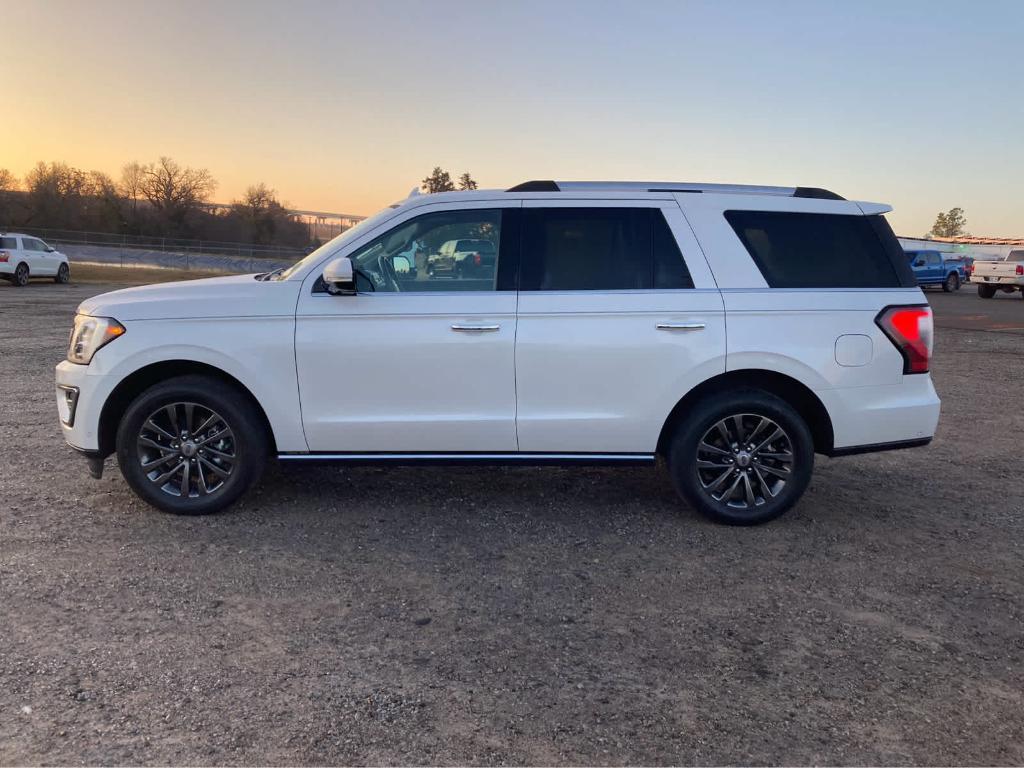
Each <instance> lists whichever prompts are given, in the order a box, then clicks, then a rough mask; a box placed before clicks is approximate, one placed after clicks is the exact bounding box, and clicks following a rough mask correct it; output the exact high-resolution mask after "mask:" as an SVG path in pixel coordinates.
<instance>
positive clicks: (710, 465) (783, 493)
mask: <svg viewBox="0 0 1024 768" xmlns="http://www.w3.org/2000/svg"><path fill="white" fill-rule="evenodd" d="M692 414H693V416H692V417H691V418H690V419H689V420H688V421H687V422H685V423H684V424H682V425H681V426H680V427H679V428H678V429H677V431H676V434H675V435H674V437H673V438H672V442H671V444H670V447H669V451H668V457H667V459H668V466H669V471H670V473H671V475H672V480H673V483H674V484H675V486H676V490H677V491H678V492H679V493H680V495H681V496H682V497H683V498H684V499H686V501H688V502H689V503H690V504H691V505H693V507H695V508H696V509H697V511H699V512H701V513H702V514H704V515H706V516H707V517H709V518H711V519H712V520H715V521H717V522H720V523H727V524H729V525H756V524H758V523H765V522H768V521H769V520H773V519H774V518H776V517H778V516H779V515H781V514H782V513H784V512H785V511H787V510H788V509H789V508H790V507H792V506H793V505H794V504H795V503H796V502H797V501H798V500H799V499H800V497H801V496H802V495H803V493H804V491H805V490H806V489H807V484H808V483H809V482H810V478H811V471H812V469H813V467H814V442H813V438H812V437H811V432H810V430H809V429H808V427H807V424H806V423H805V422H804V420H803V419H802V418H801V417H800V415H799V414H798V413H797V412H796V410H795V409H794V408H793V407H792V406H790V405H789V403H787V402H786V401H785V400H782V399H781V398H779V397H776V396H775V395H772V394H770V393H768V392H765V391H763V390H758V389H742V390H734V391H732V392H724V393H722V394H720V395H714V396H712V397H709V398H707V399H706V400H703V401H701V402H700V403H698V404H697V406H696V407H695V408H694V409H693V411H692Z"/></svg>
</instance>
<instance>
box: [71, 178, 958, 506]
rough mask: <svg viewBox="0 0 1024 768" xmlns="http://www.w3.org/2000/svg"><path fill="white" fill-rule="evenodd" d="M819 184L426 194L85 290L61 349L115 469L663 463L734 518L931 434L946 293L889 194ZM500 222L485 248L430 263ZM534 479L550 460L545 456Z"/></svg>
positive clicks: (171, 495)
mask: <svg viewBox="0 0 1024 768" xmlns="http://www.w3.org/2000/svg"><path fill="white" fill-rule="evenodd" d="M888 210H890V208H889V207H888V206H885V205H878V204H874V203H858V202H851V201H847V200H844V199H843V198H841V197H839V196H837V195H835V194H833V193H831V192H827V191H824V190H819V189H809V188H781V187H748V186H724V185H699V184H673V183H615V182H607V183H602V182H576V183H571V182H570V183H566V182H558V183H556V182H551V181H541V182H527V183H525V184H521V185H519V186H517V187H513V188H512V189H510V190H507V191H497V190H495V191H473V192H454V193H443V194H435V195H427V196H414V197H411V198H410V199H408V200H406V201H404V202H403V203H400V204H398V205H395V206H393V207H390V208H387V209H385V210H384V211H383V212H381V213H379V214H377V215H376V216H374V217H372V218H370V219H367V220H366V221H364V222H363V223H362V224H360V225H359V226H358V227H356V228H354V229H351V230H348V231H347V232H345V233H344V234H342V235H341V236H340V237H338V238H336V239H334V240H332V241H331V242H329V243H327V244H326V245H324V246H323V247H321V248H320V249H318V250H317V251H315V252H313V253H312V254H310V255H309V256H308V257H306V258H305V259H303V260H302V261H300V262H299V263H297V264H295V265H294V266H292V267H291V268H289V269H287V270H283V271H277V272H271V273H267V274H262V275H255V276H253V275H246V276H233V277H221V278H214V279H208V280H196V281H193V282H187V283H175V284H164V285H154V286H147V287H141V288H131V289H128V290H121V291H115V292H113V293H108V294H104V295H102V296H98V297H96V298H93V299H90V300H88V301H86V302H84V303H83V304H82V305H81V306H80V307H79V310H78V315H77V317H76V318H75V324H74V329H73V332H72V336H71V342H70V349H69V350H68V357H67V360H66V361H65V362H62V363H61V364H60V365H58V366H57V405H58V409H59V412H60V420H61V424H62V425H63V431H64V435H65V437H66V439H67V441H68V442H69V443H70V444H71V445H72V446H73V447H74V448H76V449H77V450H79V451H82V452H84V453H85V454H86V455H87V456H88V457H89V459H90V467H91V470H92V472H93V474H94V475H95V476H99V474H100V472H101V471H102V466H103V458H104V457H105V456H107V455H109V454H111V453H114V452H116V453H117V458H118V462H119V464H120V467H121V471H122V473H123V475H124V476H125V478H126V479H127V481H128V483H129V484H130V485H131V486H132V488H133V489H134V490H135V491H136V492H137V493H138V494H139V495H140V496H141V497H142V498H143V499H145V500H146V501H148V502H149V503H150V504H153V505H154V506H156V507H158V508H160V509H162V510H166V511H169V512H175V513H185V514H198V513H205V512H213V511H216V510H219V509H221V508H223V507H225V506H227V505H228V504H230V503H232V502H233V501H235V500H236V499H238V498H239V497H240V496H241V495H242V494H243V493H244V491H245V490H246V489H247V488H248V487H249V486H250V485H251V484H252V483H253V482H254V481H255V480H256V479H257V478H258V477H259V475H260V472H261V471H262V469H263V466H264V462H265V460H266V458H267V457H268V456H276V457H277V458H278V459H279V460H281V461H284V462H310V461H323V462H343V463H344V462H348V463H381V464H397V463H414V462H421V461H429V462H434V463H438V462H452V463H470V464H472V463H480V464H489V463H512V464H547V463H557V464H564V463H569V464H593V463H608V464H628V463H636V464H652V463H654V462H655V461H656V459H657V458H658V457H662V458H663V459H664V460H665V463H666V465H667V468H668V471H669V473H670V474H671V476H672V479H673V481H674V483H675V485H676V487H677V488H678V490H679V492H680V493H681V494H682V496H683V497H684V498H685V499H686V500H687V501H689V502H690V504H692V505H693V506H694V507H695V508H696V509H698V510H700V511H701V512H703V513H704V514H706V515H708V516H710V517H712V518H713V519H715V520H718V521H722V522H726V523H734V524H751V523H760V522H764V521H766V520H770V519H772V518H774V517H776V516H778V515H780V514H781V513H783V512H784V511H785V510H787V509H788V508H790V507H791V506H792V505H793V504H794V503H795V502H796V501H797V500H798V499H799V498H800V496H801V494H803V492H804V490H805V489H806V487H807V484H808V482H809V480H810V477H811V471H812V467H813V464H814V455H815V453H821V454H825V455H828V456H839V455H843V454H851V453H860V452H865V451H876V450H885V449H890V448H904V447H911V446H919V445H924V444H926V443H928V442H929V441H930V440H931V438H932V435H933V434H934V432H935V428H936V424H937V422H938V418H939V399H938V397H937V396H936V394H935V389H934V387H933V386H932V382H931V378H930V376H929V372H928V371H929V362H930V357H931V351H932V313H931V310H930V309H929V307H928V305H927V303H926V302H925V299H924V296H923V294H922V293H921V290H920V289H919V288H918V287H917V284H916V282H915V280H914V276H913V274H912V273H911V271H910V268H909V266H908V265H907V260H906V257H905V256H904V254H903V251H902V250H901V248H900V246H899V243H898V242H897V240H896V238H895V236H894V235H893V233H892V230H891V229H890V228H889V225H888V223H887V222H886V220H885V218H884V217H883V215H882V214H883V213H885V212H886V211H888ZM462 239H466V240H473V241H487V242H488V243H490V244H491V246H492V247H493V249H494V254H495V257H496V258H495V260H494V261H493V262H492V264H491V268H490V269H482V270H474V271H473V272H472V273H471V274H468V275H457V274H456V275H454V276H453V275H451V274H450V273H448V274H446V275H445V276H444V277H443V278H442V277H434V276H431V275H429V274H427V273H426V270H422V271H421V270H416V271H415V272H413V271H411V270H409V269H408V257H407V256H406V255H404V254H407V253H408V251H409V248H410V244H412V243H417V244H418V246H417V247H419V248H423V249H426V250H427V252H429V253H438V252H439V251H440V249H441V247H442V246H443V245H444V244H445V243H449V242H451V241H453V240H456V241H458V240H462ZM538 482H543V480H542V478H540V477H538Z"/></svg>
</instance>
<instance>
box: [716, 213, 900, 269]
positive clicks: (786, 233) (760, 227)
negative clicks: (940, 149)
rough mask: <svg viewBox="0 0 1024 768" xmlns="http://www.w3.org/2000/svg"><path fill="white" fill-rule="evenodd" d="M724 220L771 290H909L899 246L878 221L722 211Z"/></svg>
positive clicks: (870, 217)
mask: <svg viewBox="0 0 1024 768" xmlns="http://www.w3.org/2000/svg"><path fill="white" fill-rule="evenodd" d="M725 218H726V220H727V221H728V222H729V224H730V225H731V226H732V228H733V230H734V231H735V232H736V234H737V236H739V238H740V240H741V241H742V242H743V245H744V246H745V247H746V249H747V251H748V252H749V253H750V255H751V257H752V258H753V259H754V262H755V263H756V264H757V266H758V268H759V269H760V270H761V274H762V275H764V279H765V281H766V282H767V283H768V285H769V286H771V287H772V288H898V287H908V286H910V285H914V284H915V282H914V278H913V274H912V273H911V272H910V269H909V262H908V260H907V258H906V256H905V255H904V253H903V251H902V249H900V247H899V241H897V240H896V237H895V236H894V235H893V234H892V229H890V228H889V225H888V223H887V222H886V221H885V219H883V218H882V217H881V216H846V215H841V214H828V213H787V212H779V211H726V213H725ZM890 240H891V242H889V241H890Z"/></svg>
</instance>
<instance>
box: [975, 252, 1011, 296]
mask: <svg viewBox="0 0 1024 768" xmlns="http://www.w3.org/2000/svg"><path fill="white" fill-rule="evenodd" d="M971 282H972V283H976V284H977V286H978V295H979V296H981V298H983V299H991V298H992V297H993V296H995V295H996V291H1004V292H1006V293H1012V292H1013V291H1020V292H1021V296H1022V297H1024V250H1019V251H1010V253H1009V254H1007V256H1006V258H1005V259H1000V260H999V261H979V262H976V263H975V264H974V272H973V274H972V275H971Z"/></svg>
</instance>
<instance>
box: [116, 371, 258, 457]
mask: <svg viewBox="0 0 1024 768" xmlns="http://www.w3.org/2000/svg"><path fill="white" fill-rule="evenodd" d="M186 374H199V375H202V376H208V377H210V378H213V379H217V380H219V381H222V382H224V383H225V384H228V385H229V386H232V387H234V388H236V389H237V390H238V391H239V392H241V393H242V394H243V395H245V397H247V398H248V399H249V401H250V402H251V403H252V405H253V406H254V407H255V408H256V412H257V413H258V414H259V416H260V420H261V422H262V424H263V428H264V430H265V431H266V435H267V440H268V442H269V444H270V450H271V451H272V452H273V453H276V452H277V445H276V440H275V437H274V430H273V428H272V427H271V425H270V419H268V418H267V414H266V411H264V409H263V406H262V405H260V402H259V400H257V399H256V398H255V397H254V396H253V394H252V392H250V391H249V388H248V387H247V386H245V384H243V383H242V382H241V381H239V380H238V379H237V378H235V377H234V376H232V375H231V374H230V373H228V372H226V371H224V370H222V369H220V368H218V367H216V366H214V365H210V364H209V363H201V362H198V361H195V360H161V361H159V362H155V363H150V364H149V365H144V366H142V367H141V368H138V369H137V370H135V371H133V372H132V373H130V374H128V375H127V376H125V377H124V378H123V379H122V380H121V381H120V382H119V383H118V385H117V386H116V387H114V389H113V390H112V391H111V393H110V394H109V395H108V396H107V399H106V401H104V403H103V408H102V409H101V410H100V420H99V428H98V443H99V451H100V453H101V455H103V456H109V455H110V454H111V453H113V452H114V450H115V449H116V442H117V426H118V424H119V423H120V421H121V417H122V416H123V415H124V412H125V411H126V410H127V408H128V406H129V405H130V404H131V403H132V401H133V400H134V399H135V398H136V397H138V396H139V395H140V394H142V393H143V392H144V391H146V390H147V389H149V387H151V386H153V385H154V384H158V383H159V382H161V381H165V380H167V379H170V378H173V377H175V376H183V375H186Z"/></svg>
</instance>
